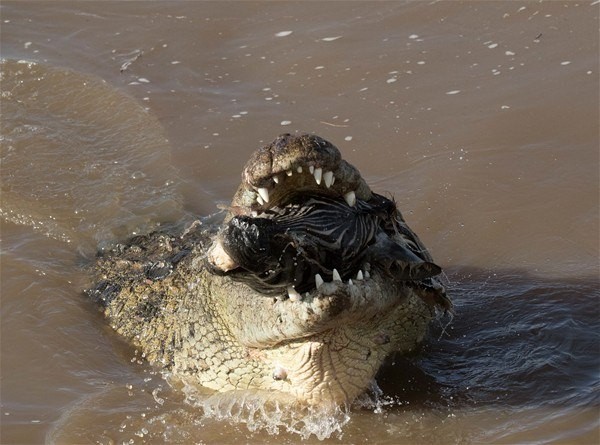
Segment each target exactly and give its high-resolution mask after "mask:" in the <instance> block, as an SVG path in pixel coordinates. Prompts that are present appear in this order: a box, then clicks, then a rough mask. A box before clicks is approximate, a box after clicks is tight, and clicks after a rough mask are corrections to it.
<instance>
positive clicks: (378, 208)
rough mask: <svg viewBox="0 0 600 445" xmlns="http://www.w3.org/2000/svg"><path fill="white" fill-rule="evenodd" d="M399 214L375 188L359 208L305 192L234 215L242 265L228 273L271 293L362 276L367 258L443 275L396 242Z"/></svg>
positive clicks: (413, 275)
mask: <svg viewBox="0 0 600 445" xmlns="http://www.w3.org/2000/svg"><path fill="white" fill-rule="evenodd" d="M396 213H397V209H396V206H395V203H394V202H393V201H391V200H389V199H387V198H385V197H383V196H381V195H378V194H375V193H374V194H373V198H372V199H371V200H370V201H368V202H365V201H362V200H358V201H357V202H356V205H355V206H349V205H348V203H347V202H346V201H345V200H344V199H342V198H332V197H328V196H318V195H301V196H298V197H297V198H296V199H293V200H292V201H290V202H289V203H288V204H287V205H286V206H284V207H279V206H276V207H273V208H270V209H268V210H267V211H265V212H263V213H261V214H260V215H257V216H255V217H250V216H236V217H233V218H232V219H231V220H230V221H229V223H228V224H227V227H226V228H225V230H224V232H223V234H222V242H223V247H224V249H225V251H226V252H227V253H228V254H229V256H230V257H231V258H232V259H233V260H234V261H235V262H236V264H237V265H238V267H237V268H236V269H234V270H232V271H229V272H228V274H229V275H230V276H231V278H233V279H234V280H238V281H241V282H244V283H246V284H247V285H249V286H250V287H252V288H253V289H255V290H256V291H258V292H261V293H264V294H265V295H273V294H281V293H282V291H286V290H287V291H288V294H289V295H290V296H295V295H296V294H297V293H303V292H308V291H310V290H313V289H315V288H317V287H319V286H320V285H321V284H322V283H323V282H324V281H332V280H338V281H348V280H352V279H355V280H356V279H358V280H361V279H363V277H364V274H365V272H364V270H363V269H362V266H363V265H365V264H377V265H383V266H384V270H385V271H386V272H387V273H388V274H390V275H391V277H390V278H394V279H397V280H423V279H426V278H429V277H432V276H435V275H438V274H439V273H440V272H441V268H440V267H438V266H437V265H435V264H433V263H431V262H429V261H424V260H423V259H421V258H419V257H418V256H417V253H415V252H413V251H411V250H410V248H408V247H405V246H401V245H399V244H397V243H394V242H393V241H392V240H390V238H389V235H388V233H386V230H387V231H390V232H391V234H395V233H397V232H398V230H399V229H398V227H397V226H396V225H395V224H394V221H395V214H396ZM390 222H391V223H390ZM367 273H368V272H367Z"/></svg>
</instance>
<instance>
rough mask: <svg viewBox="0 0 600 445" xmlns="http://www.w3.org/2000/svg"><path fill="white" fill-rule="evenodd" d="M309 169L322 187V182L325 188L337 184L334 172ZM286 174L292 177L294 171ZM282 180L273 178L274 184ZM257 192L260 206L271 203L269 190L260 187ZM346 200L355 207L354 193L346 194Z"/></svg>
mask: <svg viewBox="0 0 600 445" xmlns="http://www.w3.org/2000/svg"><path fill="white" fill-rule="evenodd" d="M308 169H309V171H310V174H311V175H313V176H314V178H315V182H316V183H317V184H318V185H321V181H322V182H324V183H325V187H327V188H329V187H331V186H332V185H333V183H334V182H335V176H334V174H333V172H332V171H326V172H325V173H323V169H322V168H320V167H317V168H315V167H314V166H312V165H311V166H310V167H309V168H308ZM296 171H297V172H298V173H302V167H298V168H297V169H296ZM285 174H286V175H287V176H292V174H293V171H292V170H287V171H286V172H285ZM280 180H281V179H280V178H279V176H277V175H275V176H273V182H274V183H275V184H279V181H280ZM256 191H257V192H258V195H257V196H256V200H257V201H258V203H259V204H260V205H264V204H265V203H267V202H269V189H268V188H266V187H260V188H258V189H256ZM344 199H345V200H346V202H347V203H348V205H349V206H350V207H354V205H355V204H356V194H355V193H354V191H351V192H348V193H346V194H345V195H344Z"/></svg>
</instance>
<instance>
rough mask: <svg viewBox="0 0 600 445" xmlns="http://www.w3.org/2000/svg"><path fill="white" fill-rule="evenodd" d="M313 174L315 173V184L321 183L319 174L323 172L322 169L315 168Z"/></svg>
mask: <svg viewBox="0 0 600 445" xmlns="http://www.w3.org/2000/svg"><path fill="white" fill-rule="evenodd" d="M313 174H314V175H315V181H317V184H321V176H322V174H323V169H322V168H315V172H314V173H313Z"/></svg>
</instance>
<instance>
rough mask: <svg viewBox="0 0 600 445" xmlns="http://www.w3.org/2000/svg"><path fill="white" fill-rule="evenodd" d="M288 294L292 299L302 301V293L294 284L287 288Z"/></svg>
mask: <svg viewBox="0 0 600 445" xmlns="http://www.w3.org/2000/svg"><path fill="white" fill-rule="evenodd" d="M287 291H288V296H289V297H290V300H292V301H300V300H302V295H300V294H299V293H298V292H297V291H296V289H294V287H293V286H288V288H287Z"/></svg>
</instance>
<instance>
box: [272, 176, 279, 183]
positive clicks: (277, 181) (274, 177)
mask: <svg viewBox="0 0 600 445" xmlns="http://www.w3.org/2000/svg"><path fill="white" fill-rule="evenodd" d="M273 182H274V183H275V184H279V176H273Z"/></svg>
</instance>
